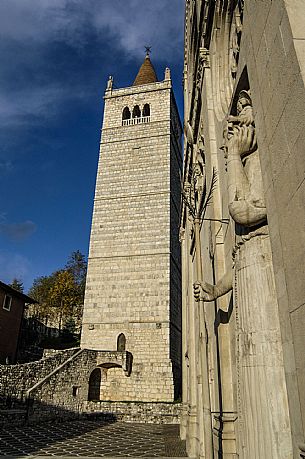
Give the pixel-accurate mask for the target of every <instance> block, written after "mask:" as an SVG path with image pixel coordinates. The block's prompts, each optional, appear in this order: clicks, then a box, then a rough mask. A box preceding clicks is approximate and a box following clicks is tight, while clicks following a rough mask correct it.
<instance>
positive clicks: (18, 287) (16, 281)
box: [9, 277, 24, 293]
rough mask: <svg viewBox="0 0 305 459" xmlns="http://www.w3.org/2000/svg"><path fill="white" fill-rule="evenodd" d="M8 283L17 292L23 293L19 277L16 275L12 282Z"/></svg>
mask: <svg viewBox="0 0 305 459" xmlns="http://www.w3.org/2000/svg"><path fill="white" fill-rule="evenodd" d="M9 285H10V287H12V288H14V289H15V290H17V292H21V293H23V291H24V287H23V282H22V281H21V280H20V279H17V278H16V277H15V278H14V279H13V282H12V283H11V284H9Z"/></svg>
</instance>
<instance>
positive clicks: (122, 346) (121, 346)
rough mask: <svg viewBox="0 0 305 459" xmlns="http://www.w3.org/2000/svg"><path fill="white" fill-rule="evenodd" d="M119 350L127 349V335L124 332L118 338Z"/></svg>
mask: <svg viewBox="0 0 305 459" xmlns="http://www.w3.org/2000/svg"><path fill="white" fill-rule="evenodd" d="M117 351H120V352H123V351H126V337H125V335H124V333H120V334H119V336H118V339H117Z"/></svg>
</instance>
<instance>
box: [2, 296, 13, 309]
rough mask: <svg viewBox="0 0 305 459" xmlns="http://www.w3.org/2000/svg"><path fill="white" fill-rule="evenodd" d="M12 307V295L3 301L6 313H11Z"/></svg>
mask: <svg viewBox="0 0 305 459" xmlns="http://www.w3.org/2000/svg"><path fill="white" fill-rule="evenodd" d="M11 305H12V297H11V295H5V297H4V301H3V309H5V310H6V311H10V310H11Z"/></svg>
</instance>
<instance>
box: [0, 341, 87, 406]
mask: <svg viewBox="0 0 305 459" xmlns="http://www.w3.org/2000/svg"><path fill="white" fill-rule="evenodd" d="M78 349H79V348H73V349H65V350H63V351H58V352H56V353H53V354H52V355H50V356H48V357H45V358H42V359H41V360H38V361H35V362H30V363H22V364H17V365H0V397H14V398H16V399H20V400H22V399H23V398H24V395H25V392H26V391H27V390H28V389H30V387H32V386H33V385H34V384H36V383H37V382H38V381H40V380H41V379H43V378H44V377H45V376H47V375H48V374H49V373H50V372H51V371H53V370H54V369H55V368H57V367H58V366H59V365H61V364H62V363H63V362H64V361H65V360H67V359H68V358H69V357H71V356H72V355H73V354H75V353H76V352H77V351H78Z"/></svg>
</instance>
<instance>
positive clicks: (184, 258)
mask: <svg viewBox="0 0 305 459" xmlns="http://www.w3.org/2000/svg"><path fill="white" fill-rule="evenodd" d="M179 240H180V244H181V266H182V292H184V294H183V295H182V416H181V421H180V437H181V439H182V440H185V439H186V431H187V430H186V429H187V412H188V385H189V381H188V352H187V336H188V332H187V330H188V320H187V301H186V294H185V293H186V292H187V271H188V266H187V263H188V253H187V243H186V241H185V229H184V228H182V227H181V228H180V232H179Z"/></svg>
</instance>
